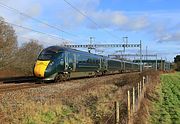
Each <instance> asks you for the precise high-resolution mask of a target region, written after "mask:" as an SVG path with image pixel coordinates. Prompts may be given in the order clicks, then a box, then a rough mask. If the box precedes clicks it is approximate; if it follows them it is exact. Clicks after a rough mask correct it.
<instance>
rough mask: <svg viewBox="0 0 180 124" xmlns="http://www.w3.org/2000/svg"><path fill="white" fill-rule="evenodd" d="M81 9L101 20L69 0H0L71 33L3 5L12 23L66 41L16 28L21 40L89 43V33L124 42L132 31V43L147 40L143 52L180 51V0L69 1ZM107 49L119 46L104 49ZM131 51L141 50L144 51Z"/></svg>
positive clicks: (46, 43) (160, 54)
mask: <svg viewBox="0 0 180 124" xmlns="http://www.w3.org/2000/svg"><path fill="white" fill-rule="evenodd" d="M67 1H69V2H70V3H71V4H72V5H73V6H75V7H76V8H78V9H79V10H80V11H81V12H83V13H85V14H86V15H88V17H89V18H91V19H92V20H93V21H94V22H95V23H96V24H98V26H97V25H95V24H94V23H92V22H91V21H89V20H88V19H87V18H86V17H84V16H82V15H81V14H79V13H78V12H77V11H75V10H74V9H73V8H72V7H70V6H69V5H68V4H67V3H66V2H65V1H64V0H50V1H48V0H46V1H45V0H26V1H25V0H16V2H14V0H0V4H1V3H3V4H6V5H8V6H10V7H13V8H15V9H18V10H19V11H22V12H23V13H26V14H28V15H30V16H32V17H34V18H37V19H40V20H43V21H44V22H46V23H49V24H51V25H55V26H57V27H59V28H60V29H62V30H64V31H66V32H69V33H70V34H67V33H63V32H60V31H57V30H55V29H52V28H49V27H48V26H46V25H43V24H40V23H38V22H36V21H33V20H31V19H29V18H26V17H23V16H22V15H20V14H17V13H14V12H13V11H9V10H7V9H5V8H3V7H1V6H0V16H2V17H3V18H4V19H5V20H6V21H7V22H10V23H15V24H18V25H21V26H25V27H29V28H32V29H35V30H38V31H42V32H45V33H49V34H52V35H55V36H57V37H61V38H63V39H66V40H58V39H52V38H50V37H48V36H46V35H42V34H37V33H35V32H32V31H28V30H24V29H21V28H17V27H14V29H15V30H16V32H17V35H18V41H19V44H20V45H21V44H22V43H24V42H28V41H29V39H37V40H39V43H41V44H43V45H44V46H45V47H47V46H50V45H60V44H62V43H64V42H68V43H70V44H87V43H89V37H91V36H92V37H95V41H94V42H95V43H123V39H122V37H124V36H128V41H129V43H139V41H140V40H142V42H143V49H144V50H143V51H144V52H145V48H146V46H148V53H151V54H156V53H157V54H158V57H159V58H161V57H163V58H164V59H165V58H167V59H168V60H170V61H173V58H174V57H175V56H176V55H177V54H180V1H178V0H173V1H172V0H171V1H170V0H67ZM99 49H100V50H105V52H104V54H105V55H107V54H108V53H111V54H113V53H115V51H116V50H119V49H120V50H121V49H122V48H119V49H104V48H99ZM129 52H133V53H137V52H138V50H135V49H134V50H133V49H132V50H131V49H129Z"/></svg>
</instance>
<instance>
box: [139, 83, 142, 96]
mask: <svg viewBox="0 0 180 124" xmlns="http://www.w3.org/2000/svg"><path fill="white" fill-rule="evenodd" d="M141 88H142V87H141V81H140V86H139V95H141Z"/></svg>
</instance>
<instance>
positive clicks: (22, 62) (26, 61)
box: [15, 40, 43, 75]
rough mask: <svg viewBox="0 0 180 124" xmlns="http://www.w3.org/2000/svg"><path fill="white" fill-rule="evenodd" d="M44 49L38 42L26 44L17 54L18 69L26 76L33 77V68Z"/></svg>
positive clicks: (33, 41) (32, 41)
mask: <svg viewBox="0 0 180 124" xmlns="http://www.w3.org/2000/svg"><path fill="white" fill-rule="evenodd" d="M42 48H43V47H42V45H40V44H38V41H37V40H30V42H28V43H24V44H23V45H22V46H21V47H20V48H19V50H18V52H17V59H16V65H15V67H16V69H17V70H18V71H20V72H23V73H24V74H25V75H32V74H33V66H34V64H35V61H36V59H37V56H38V54H39V53H40V51H41V50H42Z"/></svg>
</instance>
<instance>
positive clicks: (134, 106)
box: [132, 87, 135, 113]
mask: <svg viewBox="0 0 180 124" xmlns="http://www.w3.org/2000/svg"><path fill="white" fill-rule="evenodd" d="M132 102H133V108H132V109H133V113H134V112H135V88H134V87H133V101H132Z"/></svg>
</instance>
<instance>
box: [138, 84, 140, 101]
mask: <svg viewBox="0 0 180 124" xmlns="http://www.w3.org/2000/svg"><path fill="white" fill-rule="evenodd" d="M139 94H140V93H139V83H138V98H139V96H140V95H139Z"/></svg>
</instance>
